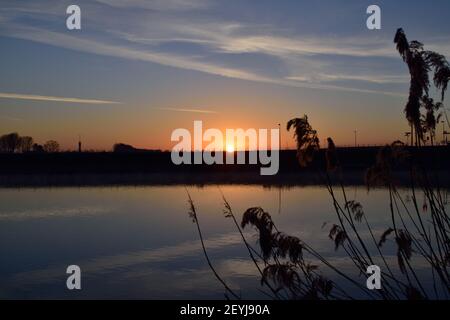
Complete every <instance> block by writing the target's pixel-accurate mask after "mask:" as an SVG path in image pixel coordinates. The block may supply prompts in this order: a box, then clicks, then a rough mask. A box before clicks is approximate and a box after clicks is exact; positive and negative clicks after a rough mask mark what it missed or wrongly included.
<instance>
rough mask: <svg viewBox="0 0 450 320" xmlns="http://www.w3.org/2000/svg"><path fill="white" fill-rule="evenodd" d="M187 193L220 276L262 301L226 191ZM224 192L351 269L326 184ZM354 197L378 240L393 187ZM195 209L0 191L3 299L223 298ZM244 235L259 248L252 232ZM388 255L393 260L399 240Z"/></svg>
mask: <svg viewBox="0 0 450 320" xmlns="http://www.w3.org/2000/svg"><path fill="white" fill-rule="evenodd" d="M187 188H188V189H189V191H190V193H191V195H192V198H193V200H194V202H195V204H196V207H197V209H198V218H199V221H200V223H201V227H202V230H203V232H204V236H205V238H206V246H207V249H208V252H209V254H210V256H211V259H212V261H213V264H214V265H215V267H216V268H217V270H218V271H219V273H220V274H221V275H222V276H223V278H224V279H225V280H226V281H227V282H228V283H229V284H230V286H232V287H233V288H235V289H236V290H237V291H238V292H240V293H241V294H242V296H243V297H244V298H264V296H263V295H262V294H261V293H260V291H259V289H261V286H260V279H259V278H258V274H257V273H256V270H255V268H254V265H253V264H252V263H251V261H250V260H249V259H248V256H247V254H246V250H245V247H243V245H242V243H241V241H240V237H239V234H238V233H237V232H236V230H235V229H234V227H233V224H232V221H231V220H229V219H226V218H224V216H223V214H222V211H223V206H222V200H221V195H220V191H219V188H218V187H217V186H208V187H204V188H199V187H192V186H188V187H187ZM220 188H221V190H222V191H223V193H224V194H225V196H226V197H227V199H228V201H229V202H230V204H231V205H232V207H233V210H234V212H235V213H236V215H237V216H238V217H239V219H240V217H241V215H242V213H243V212H244V211H245V209H247V208H249V207H253V206H261V207H263V208H264V209H265V210H266V211H268V212H269V213H271V214H272V216H273V219H274V221H275V223H276V224H277V227H278V228H279V229H280V230H283V231H285V232H287V233H290V234H293V235H296V236H299V237H300V238H302V239H303V240H304V241H306V242H308V243H309V244H310V245H311V246H313V247H314V248H316V250H318V251H319V252H321V253H322V254H323V255H324V256H326V257H327V258H328V259H330V260H331V261H333V263H334V264H335V265H337V266H339V267H340V268H342V269H343V270H346V269H349V270H350V268H351V266H350V265H349V261H348V259H346V258H345V257H344V255H343V254H342V252H341V251H339V250H338V251H335V250H334V245H333V243H332V242H331V241H330V239H329V238H328V232H327V231H328V230H329V227H328V226H329V225H330V224H332V223H334V222H336V221H337V219H336V216H335V214H334V211H333V209H332V202H331V200H330V198H329V196H328V194H327V191H326V190H325V189H324V188H322V187H311V186H308V187H295V188H290V189H281V190H280V189H278V188H263V187H261V186H244V185H243V186H238V185H234V186H230V185H227V186H220ZM348 196H349V198H351V199H356V200H358V201H360V202H361V203H362V204H363V206H364V209H365V213H366V216H367V217H368V219H369V221H370V222H371V224H372V225H373V227H374V230H375V234H376V235H377V236H379V235H380V234H381V233H382V232H383V231H384V230H385V229H386V228H387V227H389V226H390V225H391V224H390V217H389V214H388V212H389V211H388V210H389V207H388V194H387V192H386V191H385V190H375V191H371V192H370V193H369V194H368V193H367V191H366V189H365V188H363V187H350V188H349V189H348ZM187 208H188V205H187V196H186V191H185V187H184V186H157V187H156V186H148V187H128V186H127V187H92V188H91V187H89V188H78V187H68V188H61V187H58V188H38V189H31V188H25V189H0V257H1V258H0V259H1V264H0V299H5V298H105V299H110V298H143V299H150V298H156V299H159V298H161V299H164V298H169V299H183V298H185V299H186V298H189V299H193V298H208V299H216V298H218V299H221V298H223V297H224V296H223V294H224V290H223V288H222V287H221V286H220V284H219V283H218V282H217V280H216V279H215V278H214V277H213V275H212V272H211V271H210V269H209V268H208V266H207V264H206V262H205V259H204V256H203V254H202V251H201V246H200V243H199V241H198V235H197V231H196V227H195V225H194V224H193V223H192V221H191V220H190V219H189V217H188V214H187ZM325 222H327V223H328V225H327V226H325V227H323V225H324V223H325ZM246 235H247V236H248V238H249V239H250V240H251V241H252V242H253V243H256V238H255V233H254V232H253V231H252V230H248V233H246ZM366 236H367V235H366ZM391 242H392V240H391ZM386 252H387V253H388V255H389V256H388V259H394V260H395V251H394V248H393V245H392V243H388V244H387V246H386ZM313 262H314V261H313ZM71 264H76V265H79V266H80V267H81V270H82V290H81V291H68V290H67V289H66V286H65V282H66V276H67V275H66V274H65V271H66V268H67V266H68V265H71ZM418 266H419V268H420V262H418ZM322 272H323V273H324V274H325V275H328V274H329V275H330V277H334V275H333V274H331V273H329V271H328V270H327V269H325V268H324V269H322ZM421 272H423V273H424V274H426V272H427V270H426V268H423V270H421ZM355 277H356V278H357V279H358V281H361V282H362V283H365V278H363V277H360V276H358V275H355ZM337 281H339V280H337ZM349 290H350V291H351V290H352V289H351V288H349Z"/></svg>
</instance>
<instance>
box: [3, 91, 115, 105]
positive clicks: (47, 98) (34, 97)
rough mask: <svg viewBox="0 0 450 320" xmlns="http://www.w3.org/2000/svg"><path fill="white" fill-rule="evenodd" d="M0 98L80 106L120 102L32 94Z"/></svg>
mask: <svg viewBox="0 0 450 320" xmlns="http://www.w3.org/2000/svg"><path fill="white" fill-rule="evenodd" d="M0 98H1V99H19V100H34V101H52V102H67V103H82V104H121V102H117V101H109V100H98V99H82V98H67V97H53V96H41V95H34V94H22V93H5V92H0Z"/></svg>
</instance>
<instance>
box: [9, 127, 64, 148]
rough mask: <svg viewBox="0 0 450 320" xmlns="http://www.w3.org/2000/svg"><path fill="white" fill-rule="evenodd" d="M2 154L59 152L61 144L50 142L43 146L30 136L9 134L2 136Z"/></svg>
mask: <svg viewBox="0 0 450 320" xmlns="http://www.w3.org/2000/svg"><path fill="white" fill-rule="evenodd" d="M0 152H1V153H26V152H49V153H53V152H59V143H58V142H56V141H55V140H49V141H47V142H45V143H44V144H43V145H41V144H38V143H35V142H34V139H33V138H32V137H29V136H23V137H22V136H20V135H19V134H18V133H16V132H13V133H8V134H4V135H2V136H0Z"/></svg>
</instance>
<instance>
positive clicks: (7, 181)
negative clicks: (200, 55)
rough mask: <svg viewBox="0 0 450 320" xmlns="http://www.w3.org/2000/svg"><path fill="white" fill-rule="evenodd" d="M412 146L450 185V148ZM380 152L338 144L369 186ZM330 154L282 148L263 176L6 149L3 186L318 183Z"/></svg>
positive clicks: (403, 178) (350, 175)
mask: <svg viewBox="0 0 450 320" xmlns="http://www.w3.org/2000/svg"><path fill="white" fill-rule="evenodd" d="M407 150H408V151H409V152H410V154H411V155H412V156H413V157H415V158H421V159H423V161H424V162H423V165H424V166H426V167H429V168H433V169H434V170H436V171H437V172H439V173H440V177H441V183H442V185H443V186H447V187H450V169H449V166H448V160H447V159H450V147H445V146H436V147H422V148H416V147H411V148H407ZM377 152H378V147H361V148H338V149H337V150H336V153H337V154H338V156H339V159H340V161H341V167H342V170H344V171H345V172H346V173H347V174H346V178H345V179H344V180H345V181H344V184H363V183H364V174H365V171H366V169H367V168H368V167H369V166H370V165H371V164H372V163H373V159H375V157H376V154H377ZM325 154H326V150H325V149H322V150H319V151H318V153H317V156H316V157H315V158H314V159H313V160H312V162H311V164H310V166H308V167H306V168H299V165H298V161H297V160H296V151H294V150H284V151H281V152H280V168H279V173H278V174H277V175H274V176H261V175H260V165H259V164H258V165H249V164H244V165H242V164H239V165H206V164H201V165H174V164H173V163H172V161H171V157H170V152H158V151H154V152H149V151H141V152H96V153H94V152H93V153H89V152H81V153H79V152H59V153H33V152H31V153H0V185H3V186H8V185H11V186H14V185H19V186H20V185H23V186H26V185H31V186H33V185H108V184H220V183H241V184H276V185H298V184H301V185H305V184H317V183H320V181H319V180H318V179H317V175H316V170H317V168H319V167H320V164H321V163H323V161H325ZM247 158H248V155H247ZM395 174H396V176H397V177H398V180H399V181H400V182H402V183H405V182H407V180H408V173H407V172H406V171H405V170H404V169H403V168H401V167H398V168H395Z"/></svg>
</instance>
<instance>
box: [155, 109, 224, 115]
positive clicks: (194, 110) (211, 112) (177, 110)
mask: <svg viewBox="0 0 450 320" xmlns="http://www.w3.org/2000/svg"><path fill="white" fill-rule="evenodd" d="M155 109H158V110H163V111H175V112H192V113H208V114H218V112H217V111H213V110H204V109H184V108H155Z"/></svg>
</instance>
